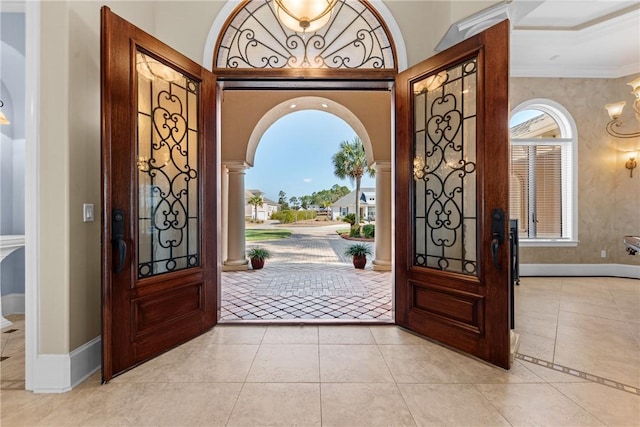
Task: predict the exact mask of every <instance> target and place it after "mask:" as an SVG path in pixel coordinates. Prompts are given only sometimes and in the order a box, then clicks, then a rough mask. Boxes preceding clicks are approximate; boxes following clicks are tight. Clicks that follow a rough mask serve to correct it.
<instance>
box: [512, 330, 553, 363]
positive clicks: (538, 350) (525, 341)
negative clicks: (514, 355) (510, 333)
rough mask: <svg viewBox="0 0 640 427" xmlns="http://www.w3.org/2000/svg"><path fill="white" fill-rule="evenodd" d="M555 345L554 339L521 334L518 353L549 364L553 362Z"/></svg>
mask: <svg viewBox="0 0 640 427" xmlns="http://www.w3.org/2000/svg"><path fill="white" fill-rule="evenodd" d="M555 344H556V341H555V340H554V339H550V338H545V337H541V336H539V335H533V334H529V333H521V334H520V348H519V349H518V353H521V354H526V355H527V356H532V357H536V358H538V359H542V360H548V361H550V362H551V361H553V354H554V351H555Z"/></svg>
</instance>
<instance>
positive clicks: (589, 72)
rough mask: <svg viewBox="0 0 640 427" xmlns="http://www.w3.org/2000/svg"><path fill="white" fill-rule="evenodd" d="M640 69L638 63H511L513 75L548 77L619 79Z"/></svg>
mask: <svg viewBox="0 0 640 427" xmlns="http://www.w3.org/2000/svg"><path fill="white" fill-rule="evenodd" d="M638 70H640V67H638V64H637V63H631V64H627V65H622V66H610V67H608V66H575V65H571V66H569V65H513V64H512V65H511V70H510V72H511V77H548V78H554V79H557V78H562V77H565V78H572V79H576V78H582V79H617V78H620V77H624V76H628V75H630V74H635V73H637V72H638Z"/></svg>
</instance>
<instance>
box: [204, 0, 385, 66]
mask: <svg viewBox="0 0 640 427" xmlns="http://www.w3.org/2000/svg"><path fill="white" fill-rule="evenodd" d="M275 7H276V5H275V2H274V1H273V0H251V1H248V2H246V3H245V4H244V5H243V7H242V9H240V10H239V11H238V12H237V13H236V14H235V15H234V16H233V18H232V19H231V21H230V23H229V24H228V26H227V27H226V29H225V31H224V32H223V34H222V35H221V37H220V40H219V44H218V51H217V52H216V60H215V66H216V67H217V68H271V69H284V68H301V69H306V68H329V69H392V70H393V69H395V67H396V64H395V59H394V52H393V47H392V43H391V37H390V36H389V35H388V34H387V30H386V28H385V26H384V25H383V24H382V23H381V22H380V20H379V19H378V18H377V16H376V14H375V13H373V12H372V11H371V9H369V7H368V5H367V4H366V3H365V2H364V1H359V0H356V1H354V0H338V2H337V3H336V6H335V7H334V9H333V11H332V15H331V19H330V20H329V22H328V23H327V25H325V26H324V27H322V28H320V29H319V30H318V31H316V32H312V33H305V32H294V31H292V30H290V29H289V28H287V27H285V26H284V25H282V23H281V22H280V20H279V19H278V16H277V12H276V10H275Z"/></svg>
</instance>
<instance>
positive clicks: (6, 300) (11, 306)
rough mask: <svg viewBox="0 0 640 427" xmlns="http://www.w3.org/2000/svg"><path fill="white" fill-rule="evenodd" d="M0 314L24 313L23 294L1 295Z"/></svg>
mask: <svg viewBox="0 0 640 427" xmlns="http://www.w3.org/2000/svg"><path fill="white" fill-rule="evenodd" d="M2 314H3V315H4V316H6V315H8V314H24V294H7V295H2Z"/></svg>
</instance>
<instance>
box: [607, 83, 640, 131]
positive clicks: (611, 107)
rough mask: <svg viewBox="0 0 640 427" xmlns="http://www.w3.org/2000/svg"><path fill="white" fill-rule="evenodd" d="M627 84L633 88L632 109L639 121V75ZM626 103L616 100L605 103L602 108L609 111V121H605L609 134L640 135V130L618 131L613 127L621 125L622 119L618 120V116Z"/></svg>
mask: <svg viewBox="0 0 640 427" xmlns="http://www.w3.org/2000/svg"><path fill="white" fill-rule="evenodd" d="M627 84H628V85H629V86H631V87H632V88H633V90H632V91H631V93H632V94H633V95H634V96H635V98H636V99H635V100H634V101H633V109H634V110H635V112H636V119H637V120H638V121H639V122H640V77H638V78H637V79H635V80H634V81H632V82H630V83H627ZM626 104H627V103H626V102H625V101H620V102H616V103H614V104H607V105H605V106H604V108H606V109H607V112H608V113H609V117H610V118H611V121H610V122H609V123H607V127H606V129H607V133H608V134H609V135H611V136H615V137H616V138H638V137H640V131H638V132H631V133H622V132H618V131H616V130H615V129H614V127H615V128H619V127H620V126H621V125H622V120H620V116H622V111H623V110H624V106H625V105H626Z"/></svg>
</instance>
